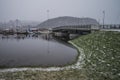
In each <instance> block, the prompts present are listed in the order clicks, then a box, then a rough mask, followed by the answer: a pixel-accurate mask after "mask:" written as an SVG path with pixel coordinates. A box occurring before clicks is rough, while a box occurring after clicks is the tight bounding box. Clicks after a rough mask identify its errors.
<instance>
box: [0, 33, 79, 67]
mask: <svg viewBox="0 0 120 80" xmlns="http://www.w3.org/2000/svg"><path fill="white" fill-rule="evenodd" d="M77 56H78V52H77V50H76V49H75V48H74V47H73V46H72V45H70V44H69V43H67V42H65V41H61V40H59V39H57V38H55V37H53V36H52V35H51V34H39V35H37V34H31V35H23V34H20V35H2V34H1V35H0V68H13V67H48V66H64V65H67V64H72V63H73V62H75V61H76V58H77Z"/></svg>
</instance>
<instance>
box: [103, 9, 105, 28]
mask: <svg viewBox="0 0 120 80" xmlns="http://www.w3.org/2000/svg"><path fill="white" fill-rule="evenodd" d="M104 25H105V11H103V28H104Z"/></svg>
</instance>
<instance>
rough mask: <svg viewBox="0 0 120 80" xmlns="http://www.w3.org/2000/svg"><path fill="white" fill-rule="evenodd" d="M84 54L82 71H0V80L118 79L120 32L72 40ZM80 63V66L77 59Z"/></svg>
mask: <svg viewBox="0 0 120 80" xmlns="http://www.w3.org/2000/svg"><path fill="white" fill-rule="evenodd" d="M70 42H71V43H72V44H73V45H74V46H75V47H77V48H78V50H81V48H82V50H83V51H82V52H83V53H82V52H81V51H80V56H81V55H82V54H83V55H84V58H83V62H84V63H83V64H82V65H83V66H82V67H83V68H82V69H77V67H75V66H80V65H74V67H75V68H69V69H62V70H57V71H40V70H26V71H17V72H0V80H1V79H3V80H4V79H5V80H16V79H18V80H119V79H120V32H95V33H91V34H89V35H85V36H81V37H78V38H76V39H74V40H72V41H70ZM77 63H78V64H79V63H81V62H80V59H78V62H77Z"/></svg>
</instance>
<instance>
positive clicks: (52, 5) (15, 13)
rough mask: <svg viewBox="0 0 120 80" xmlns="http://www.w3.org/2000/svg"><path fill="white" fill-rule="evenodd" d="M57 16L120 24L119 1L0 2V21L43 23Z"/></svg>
mask: <svg viewBox="0 0 120 80" xmlns="http://www.w3.org/2000/svg"><path fill="white" fill-rule="evenodd" d="M47 10H49V11H50V12H49V16H50V18H54V17H59V16H73V17H91V18H95V19H96V20H99V21H100V22H102V18H103V10H105V14H106V15H105V23H120V0H0V21H8V20H15V19H20V20H32V21H40V22H41V21H44V20H46V19H47Z"/></svg>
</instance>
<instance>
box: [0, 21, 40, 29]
mask: <svg viewBox="0 0 120 80" xmlns="http://www.w3.org/2000/svg"><path fill="white" fill-rule="evenodd" d="M38 24H40V22H38V21H24V20H18V19H16V20H10V21H8V22H0V28H15V27H17V26H20V27H28V26H29V27H34V26H37V25H38Z"/></svg>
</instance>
